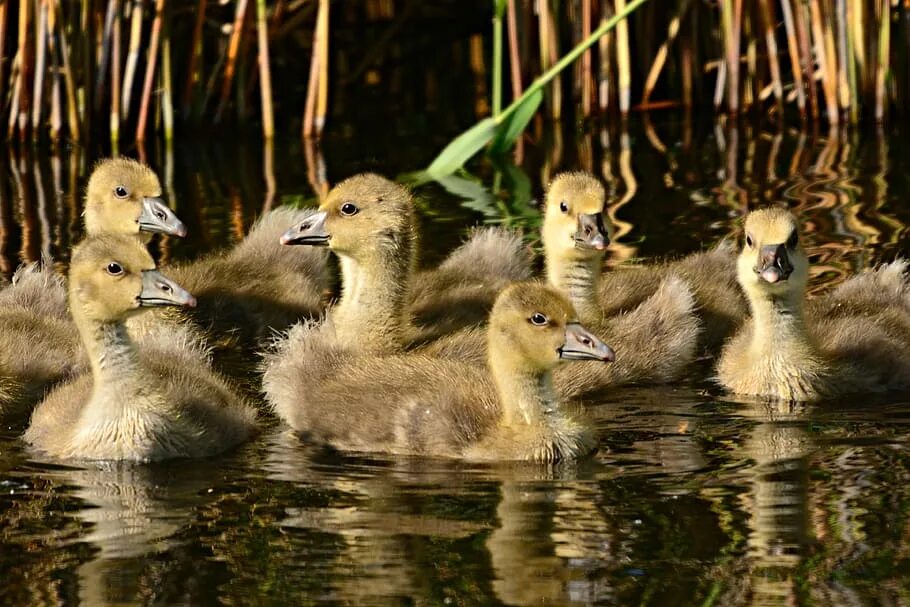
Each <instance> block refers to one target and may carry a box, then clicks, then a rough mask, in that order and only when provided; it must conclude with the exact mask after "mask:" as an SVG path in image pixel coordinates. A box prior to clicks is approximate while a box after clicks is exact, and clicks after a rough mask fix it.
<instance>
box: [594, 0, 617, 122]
mask: <svg viewBox="0 0 910 607" xmlns="http://www.w3.org/2000/svg"><path fill="white" fill-rule="evenodd" d="M606 6H607V5H606V4H605V5H604V8H605V9H606ZM604 12H605V13H606V10H605V11H604ZM608 18H609V17H608V15H606V14H604V15H601V18H600V25H603V24H604V22H606V20H607V19H608ZM612 42H613V34H612V32H611V33H608V34H607V35H606V36H604V37H603V38H601V39H600V41H599V43H598V45H597V50H598V56H599V57H600V74H599V76H598V85H597V103H598V105H599V106H600V111H601V112H606V111H607V110H608V109H609V108H610V80H611V78H610V74H611V72H612V65H613V62H612V54H611V53H610V49H611V46H612Z"/></svg>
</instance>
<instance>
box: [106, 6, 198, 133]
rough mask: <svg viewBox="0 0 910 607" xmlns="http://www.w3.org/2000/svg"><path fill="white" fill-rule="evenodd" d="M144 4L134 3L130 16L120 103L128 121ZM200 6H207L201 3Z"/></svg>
mask: <svg viewBox="0 0 910 607" xmlns="http://www.w3.org/2000/svg"><path fill="white" fill-rule="evenodd" d="M143 5H144V2H134V3H133V11H132V14H131V15H130V47H129V50H128V51H127V55H126V70H125V71H124V74H123V94H122V100H121V103H120V107H121V118H123V119H124V120H126V119H127V118H128V117H129V113H130V101H131V99H132V96H133V81H134V80H135V78H136V65H137V64H138V62H139V49H140V48H141V45H142V13H143V10H142V7H143ZM199 6H205V2H200V3H199Z"/></svg>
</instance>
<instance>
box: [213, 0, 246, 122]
mask: <svg viewBox="0 0 910 607" xmlns="http://www.w3.org/2000/svg"><path fill="white" fill-rule="evenodd" d="M246 7H247V0H237V7H236V10H235V12H234V27H233V29H232V30H231V38H230V42H229V43H228V52H227V62H226V63H225V66H224V79H223V80H222V81H221V101H219V103H218V109H217V110H215V122H220V121H221V116H222V114H223V113H224V109H225V108H226V107H227V103H228V98H229V97H230V95H231V84H233V82H234V72H235V71H236V70H237V51H238V49H240V39H241V38H242V37H243V24H244V23H245V21H246Z"/></svg>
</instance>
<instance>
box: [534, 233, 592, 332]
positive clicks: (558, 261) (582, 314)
mask: <svg viewBox="0 0 910 607" xmlns="http://www.w3.org/2000/svg"><path fill="white" fill-rule="evenodd" d="M546 264H547V281H548V282H549V283H550V285H552V286H553V287H555V288H557V289H559V290H560V291H562V292H563V293H565V295H566V296H567V297H568V298H569V300H570V301H571V302H572V305H573V306H575V310H576V312H578V315H579V318H580V320H581V321H582V322H592V321H596V320H599V319H600V304H599V301H598V289H599V287H600V274H601V271H602V264H603V253H596V254H592V255H588V256H585V257H582V256H578V255H576V256H573V257H572V258H567V257H566V256H564V255H557V254H556V253H555V252H554V251H552V250H548V251H547V252H546Z"/></svg>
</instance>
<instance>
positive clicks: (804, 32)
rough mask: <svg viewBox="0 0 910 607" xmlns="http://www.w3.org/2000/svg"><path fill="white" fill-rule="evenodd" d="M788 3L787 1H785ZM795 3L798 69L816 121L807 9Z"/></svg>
mask: <svg viewBox="0 0 910 607" xmlns="http://www.w3.org/2000/svg"><path fill="white" fill-rule="evenodd" d="M786 1H789V0H786ZM793 1H794V2H795V3H796V6H795V9H796V10H794V11H793V16H794V18H795V19H794V21H795V24H796V37H797V40H798V41H799V61H800V69H802V72H803V78H804V79H805V81H806V92H807V93H808V96H809V113H810V115H811V116H812V119H813V120H817V119H818V95H817V94H816V90H815V73H814V70H813V69H812V49H811V44H812V43H811V40H810V39H809V29H808V28H807V27H806V22H807V21H808V19H809V17H808V14H807V13H808V10H809V9H808V7H806V6H805V5H804V4H803V2H802V1H801V0H793Z"/></svg>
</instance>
